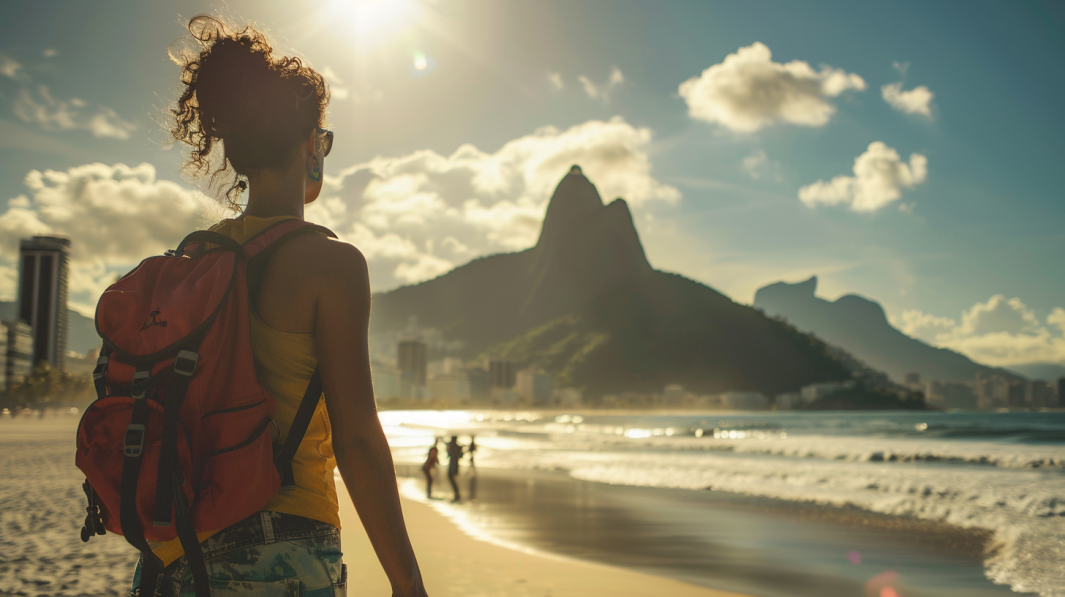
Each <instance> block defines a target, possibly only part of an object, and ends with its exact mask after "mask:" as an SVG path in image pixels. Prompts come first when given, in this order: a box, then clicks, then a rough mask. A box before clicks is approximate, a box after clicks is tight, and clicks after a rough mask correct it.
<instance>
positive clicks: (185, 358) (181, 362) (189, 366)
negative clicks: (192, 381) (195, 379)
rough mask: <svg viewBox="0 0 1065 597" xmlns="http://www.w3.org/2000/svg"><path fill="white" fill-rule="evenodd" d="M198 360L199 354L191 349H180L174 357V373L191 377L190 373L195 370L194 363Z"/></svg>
mask: <svg viewBox="0 0 1065 597" xmlns="http://www.w3.org/2000/svg"><path fill="white" fill-rule="evenodd" d="M199 360H200V355H198V354H196V353H195V352H192V351H191V350H182V351H181V352H179V353H178V355H177V358H176V359H174V373H177V374H178V375H184V376H185V377H192V374H193V373H195V372H196V363H197V362H198V361H199Z"/></svg>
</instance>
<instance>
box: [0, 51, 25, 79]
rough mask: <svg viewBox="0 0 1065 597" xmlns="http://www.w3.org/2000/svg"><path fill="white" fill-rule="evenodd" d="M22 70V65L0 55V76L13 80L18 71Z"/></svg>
mask: <svg viewBox="0 0 1065 597" xmlns="http://www.w3.org/2000/svg"><path fill="white" fill-rule="evenodd" d="M21 69H22V65H21V64H19V63H18V62H15V61H14V60H12V59H11V58H8V57H7V56H4V55H3V54H0V75H4V76H5V77H10V78H12V79H14V78H15V77H16V76H18V71H19V70H21Z"/></svg>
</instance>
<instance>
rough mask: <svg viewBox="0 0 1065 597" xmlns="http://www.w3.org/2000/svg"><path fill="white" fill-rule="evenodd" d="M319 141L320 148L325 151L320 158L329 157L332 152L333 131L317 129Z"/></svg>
mask: <svg viewBox="0 0 1065 597" xmlns="http://www.w3.org/2000/svg"><path fill="white" fill-rule="evenodd" d="M317 131H318V135H319V137H318V138H319V140H320V141H321V143H322V144H321V146H320V148H321V149H322V150H324V151H325V153H324V154H322V157H325V156H327V155H329V152H330V151H332V150H333V131H330V130H327V129H322V128H319V129H317Z"/></svg>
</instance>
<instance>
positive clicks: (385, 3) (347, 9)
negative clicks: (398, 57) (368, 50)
mask: <svg viewBox="0 0 1065 597" xmlns="http://www.w3.org/2000/svg"><path fill="white" fill-rule="evenodd" d="M421 13H422V6H421V4H420V3H419V2H417V1H416V0H332V1H331V2H329V3H328V4H327V5H326V7H325V10H324V11H323V12H322V15H323V18H324V19H325V20H326V22H327V23H328V24H330V25H332V26H334V27H337V28H339V29H340V30H341V32H342V34H343V35H345V36H351V38H350V39H351V40H352V41H354V42H355V43H356V44H358V45H373V44H376V43H381V42H383V41H387V40H388V39H390V38H393V37H395V36H397V35H399V34H401V33H403V32H404V31H405V30H406V29H407V28H409V27H411V26H413V25H414V24H416V23H417V22H418V21H419V20H420V18H421V16H422V14H421Z"/></svg>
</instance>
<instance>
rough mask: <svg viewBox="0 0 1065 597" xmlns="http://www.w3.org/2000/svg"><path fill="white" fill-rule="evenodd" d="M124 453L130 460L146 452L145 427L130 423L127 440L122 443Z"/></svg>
mask: <svg viewBox="0 0 1065 597" xmlns="http://www.w3.org/2000/svg"><path fill="white" fill-rule="evenodd" d="M122 448H123V452H125V454H126V456H129V457H130V458H137V457H138V456H140V455H141V452H142V451H143V450H144V425H141V424H140V423H130V424H129V427H126V438H125V439H124V440H123V441H122Z"/></svg>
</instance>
